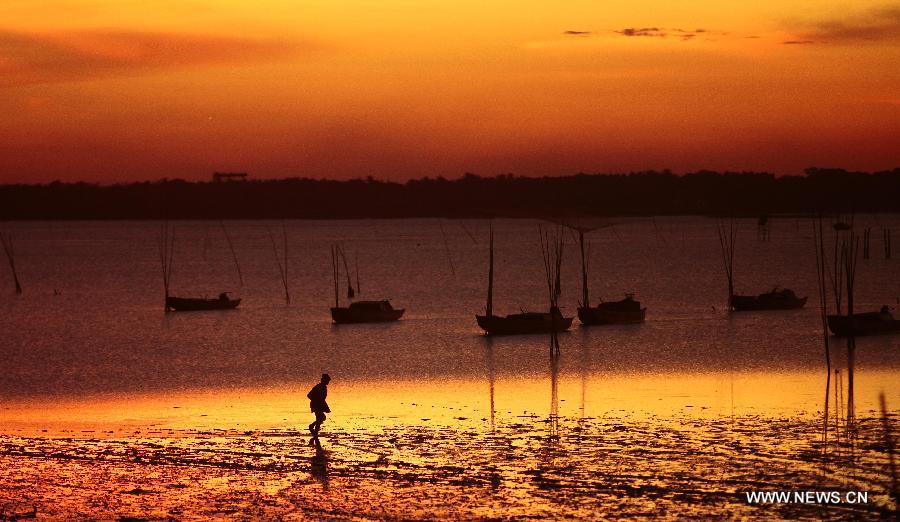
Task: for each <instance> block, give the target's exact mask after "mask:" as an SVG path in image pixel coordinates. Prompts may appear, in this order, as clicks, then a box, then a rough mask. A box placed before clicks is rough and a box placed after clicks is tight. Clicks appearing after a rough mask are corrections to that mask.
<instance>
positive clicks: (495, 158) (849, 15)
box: [0, 0, 900, 182]
mask: <svg viewBox="0 0 900 522" xmlns="http://www.w3.org/2000/svg"><path fill="white" fill-rule="evenodd" d="M898 71H900V6H898V5H897V4H896V3H891V2H881V1H860V2H853V3H847V2H841V1H819V0H816V1H813V0H806V1H802V2H793V3H791V4H790V5H787V4H784V3H783V2H775V1H771V0H767V1H765V2H760V3H755V4H752V5H751V4H738V5H726V4H724V3H720V2H709V1H692V2H682V3H678V5H673V4H671V3H670V2H662V1H660V0H644V1H630V2H623V1H615V2H604V3H602V4H598V3H597V2H590V1H585V0H580V1H575V2H569V3H566V5H564V6H561V5H558V4H554V3H549V2H545V1H536V0H531V1H527V2H516V3H512V2H492V3H488V4H485V3H484V2H478V3H476V2H472V1H464V2H454V3H449V2H437V1H426V2H409V1H388V2H374V1H367V0H366V1H362V0H360V1H353V2H341V3H330V2H316V1H303V2H288V1H283V0H263V1H257V2H247V1H239V0H230V1H226V2H212V1H211V0H194V1H190V2H154V3H150V4H148V3H142V2H127V3H123V2H114V1H111V0H53V1H48V2H41V3H38V4H35V3H33V2H23V1H14V2H5V3H4V4H3V5H2V6H0V91H2V96H0V110H2V111H3V113H4V114H5V115H6V118H4V121H3V123H0V182H21V181H25V182H45V181H50V180H53V179H63V180H89V181H101V182H110V181H127V180H137V179H157V178H161V177H183V178H187V179H200V178H206V177H208V175H209V173H210V172H212V171H214V170H231V169H234V170H242V171H249V172H251V173H252V175H254V177H284V176H309V177H333V178H350V177H364V176H367V175H373V176H375V177H380V178H387V179H405V178H409V177H419V176H426V175H429V176H437V175H443V176H447V177H456V176H459V175H461V174H462V173H464V172H467V171H469V172H476V173H479V174H483V175H493V174H498V173H506V172H513V173H516V174H523V175H544V174H549V175H558V174H571V173H575V172H579V171H585V172H612V171H628V170H641V169H651V168H656V169H661V168H672V169H674V170H677V171H684V170H693V169H700V168H710V169H720V170H725V169H736V170H769V171H773V172H775V173H778V174H794V173H798V172H800V171H801V170H802V169H803V168H804V167H807V166H813V165H818V166H839V167H847V168H852V169H861V170H875V169H886V168H893V167H895V166H897V164H898V163H900V158H898V155H897V152H896V151H897V150H900V138H898V137H897V136H900V104H898V103H897V99H898V92H900V73H898Z"/></svg>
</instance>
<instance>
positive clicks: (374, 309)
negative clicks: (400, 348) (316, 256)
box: [331, 244, 406, 324]
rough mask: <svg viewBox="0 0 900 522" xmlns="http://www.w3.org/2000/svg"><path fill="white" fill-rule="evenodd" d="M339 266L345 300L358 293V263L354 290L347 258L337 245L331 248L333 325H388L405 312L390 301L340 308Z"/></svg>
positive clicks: (367, 302) (362, 302) (355, 302)
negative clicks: (345, 283)
mask: <svg viewBox="0 0 900 522" xmlns="http://www.w3.org/2000/svg"><path fill="white" fill-rule="evenodd" d="M341 265H343V267H344V271H345V272H346V276H347V299H348V300H350V299H353V298H354V297H356V295H357V294H358V293H359V292H360V286H359V263H358V262H357V266H356V289H355V290H354V289H353V283H352V281H351V280H350V267H349V266H348V264H347V256H346V255H345V254H344V249H343V247H341V246H340V245H339V244H338V245H332V246H331V269H332V275H333V276H334V306H333V307H331V319H332V321H334V323H335V324H354V323H388V322H391V321H396V320H398V319H400V318H401V317H402V316H403V312H405V311H406V310H405V309H403V308H394V307H393V306H391V303H390V301H388V300H387V299H382V300H380V301H354V302H351V303H350V304H349V305H347V306H341V293H340V279H341Z"/></svg>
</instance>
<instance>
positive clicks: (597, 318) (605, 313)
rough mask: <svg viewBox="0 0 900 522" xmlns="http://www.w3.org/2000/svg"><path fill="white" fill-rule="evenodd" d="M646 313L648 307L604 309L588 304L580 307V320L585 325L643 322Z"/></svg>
mask: <svg viewBox="0 0 900 522" xmlns="http://www.w3.org/2000/svg"><path fill="white" fill-rule="evenodd" d="M646 314H647V309H646V308H639V309H637V310H604V309H602V308H600V307H586V306H582V307H579V308H578V320H579V321H581V324H583V325H585V326H599V325H604V324H636V323H643V322H644V317H645V316H646Z"/></svg>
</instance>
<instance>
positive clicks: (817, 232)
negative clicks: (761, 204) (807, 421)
mask: <svg viewBox="0 0 900 522" xmlns="http://www.w3.org/2000/svg"><path fill="white" fill-rule="evenodd" d="M813 237H814V238H815V249H816V283H817V285H816V286H817V287H818V290H819V316H820V319H821V321H822V341H823V343H824V345H825V410H824V413H823V415H822V418H823V419H824V422H823V423H822V451H823V453H824V452H827V450H828V399H829V396H830V387H831V349H830V347H829V343H828V287H827V286H826V282H825V266H826V265H825V264H826V259H825V237H824V230H823V227H822V218H821V216H820V217H819V218H818V220H817V221H815V222H814V223H813Z"/></svg>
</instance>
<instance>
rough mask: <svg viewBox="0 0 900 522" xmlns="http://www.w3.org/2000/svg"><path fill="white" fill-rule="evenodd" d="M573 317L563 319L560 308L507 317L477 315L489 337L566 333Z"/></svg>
mask: <svg viewBox="0 0 900 522" xmlns="http://www.w3.org/2000/svg"><path fill="white" fill-rule="evenodd" d="M573 319H574V318H572V317H563V315H562V312H560V310H559V308H554V309H553V310H551V311H550V312H522V313H519V314H510V315H507V316H499V315H476V316H475V320H476V321H477V322H478V326H480V327H481V329H482V330H484V331H485V333H487V334H488V335H521V334H538V333H549V332H564V331H566V330H568V329H569V327H571V326H572V320H573Z"/></svg>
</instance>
